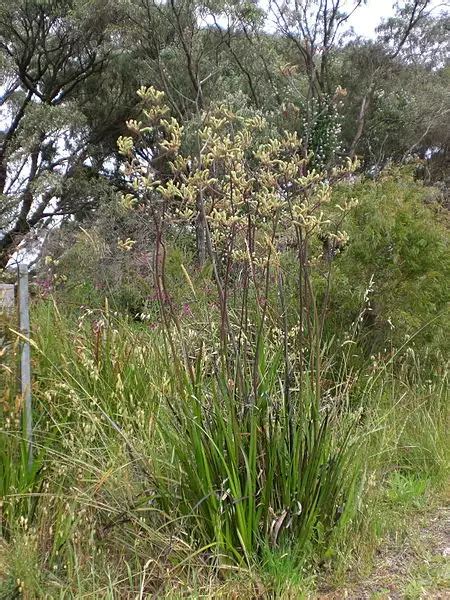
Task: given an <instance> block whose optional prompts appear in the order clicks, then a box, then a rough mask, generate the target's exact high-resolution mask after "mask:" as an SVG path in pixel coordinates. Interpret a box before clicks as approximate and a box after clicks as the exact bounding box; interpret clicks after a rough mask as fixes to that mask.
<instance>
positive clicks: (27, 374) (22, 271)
mask: <svg viewBox="0 0 450 600" xmlns="http://www.w3.org/2000/svg"><path fill="white" fill-rule="evenodd" d="M18 296H19V298H18V299H19V327H20V332H21V334H22V335H23V338H22V341H21V344H22V346H21V355H20V387H21V393H22V400H23V409H24V413H23V414H24V417H25V436H26V440H27V444H28V466H29V467H31V465H32V462H33V414H32V408H31V352H30V311H29V295H28V267H27V266H26V265H19V290H18Z"/></svg>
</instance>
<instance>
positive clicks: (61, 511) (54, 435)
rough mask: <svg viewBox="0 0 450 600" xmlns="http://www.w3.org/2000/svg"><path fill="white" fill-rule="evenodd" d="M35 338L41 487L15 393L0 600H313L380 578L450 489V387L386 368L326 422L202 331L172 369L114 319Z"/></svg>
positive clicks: (269, 355)
mask: <svg viewBox="0 0 450 600" xmlns="http://www.w3.org/2000/svg"><path fill="white" fill-rule="evenodd" d="M33 323H34V336H33V340H34V342H33V372H34V375H35V385H34V406H35V410H34V418H35V440H36V447H35V454H36V461H35V465H34V468H33V469H32V470H31V471H29V470H27V469H26V458H27V457H26V455H24V450H23V440H22V434H21V429H20V424H19V423H18V422H17V416H18V415H19V412H18V409H17V407H16V404H15V398H16V396H15V392H16V390H15V383H14V378H13V376H12V375H11V376H10V379H9V386H7V388H6V389H7V395H5V397H4V400H3V403H2V411H3V415H4V416H5V415H6V414H12V413H14V414H13V416H14V415H15V417H16V419H15V421H14V419H12V420H11V425H9V426H8V427H5V426H3V427H2V429H1V430H0V469H2V471H1V472H2V474H3V477H2V483H1V485H2V488H1V495H2V512H1V523H2V533H3V538H2V541H1V544H0V598H5V599H6V598H15V597H18V594H19V593H23V595H24V597H27V598H42V597H50V598H117V597H124V598H136V597H137V598H139V597H143V598H144V597H146V596H149V595H151V594H156V595H157V596H158V597H168V598H183V597H190V598H205V597H210V598H220V597H224V598H225V597H228V598H229V597H230V596H231V597H235V598H254V597H258V594H259V596H260V597H261V596H262V597H273V598H286V599H287V598H301V597H305V598H306V597H309V596H308V595H309V594H311V593H312V591H313V590H314V589H315V588H316V586H318V585H319V586H320V585H321V583H323V582H324V581H329V582H334V584H342V583H343V582H344V581H345V580H346V577H347V576H348V569H349V568H351V569H352V570H356V571H359V572H360V573H361V574H364V573H367V572H368V571H369V570H370V565H371V563H372V557H373V555H374V551H375V549H376V548H377V547H378V546H379V545H380V544H382V543H383V541H384V540H385V539H386V536H388V535H389V532H392V531H405V530H407V528H408V526H409V523H410V522H411V520H412V519H414V515H415V514H417V512H418V511H419V512H420V511H424V510H426V508H427V506H428V505H429V504H430V503H431V502H432V498H434V496H435V494H437V493H438V491H439V490H440V489H441V488H442V486H443V484H444V482H445V480H446V477H447V475H448V458H449V452H448V447H447V446H448V444H447V443H446V442H447V440H446V432H447V420H448V403H447V397H446V385H445V382H444V381H442V380H440V381H435V382H432V383H429V382H428V383H422V379H423V378H417V380H415V381H413V382H411V375H410V372H409V374H408V379H405V380H401V379H399V377H398V376H397V374H398V372H399V369H397V367H396V368H395V369H393V368H391V367H392V365H389V364H388V365H387V366H386V367H385V368H384V369H383V370H382V371H380V372H379V373H380V374H379V375H377V377H376V381H375V378H374V375H373V370H370V369H368V370H367V371H361V372H359V373H358V374H357V380H355V379H356V378H355V374H354V373H352V382H351V384H350V383H348V385H342V386H341V388H339V389H340V390H342V389H344V390H345V391H344V392H342V391H340V392H339V394H338V393H337V392H336V391H333V390H330V392H329V394H328V396H326V398H327V401H326V402H325V401H324V400H323V399H321V404H320V406H318V405H317V396H316V394H315V393H314V387H313V386H312V385H311V382H310V381H309V380H308V374H307V373H306V374H303V375H304V376H303V379H302V380H300V378H299V374H298V373H297V374H294V377H298V379H295V378H294V379H293V380H292V382H291V391H290V394H289V396H288V397H286V391H285V387H284V386H283V378H282V374H283V361H282V356H281V355H280V352H279V351H278V350H277V348H276V347H275V348H274V347H273V346H272V345H270V344H266V343H265V342H264V341H261V343H260V344H259V349H258V355H257V364H256V372H257V378H258V385H257V386H256V388H255V387H254V385H253V380H254V379H253V378H254V374H255V365H254V363H251V362H248V361H247V359H246V358H245V357H243V356H241V357H240V360H239V363H233V364H234V368H235V377H234V378H233V380H232V379H230V378H229V376H228V374H229V365H227V369H226V370H225V368H224V367H223V366H222V362H221V360H220V355H219V356H218V355H216V354H214V344H212V343H211V344H210V345H209V346H208V345H207V344H206V343H205V336H201V339H200V342H198V340H197V338H196V337H195V335H196V334H195V332H193V331H192V330H190V331H186V335H185V336H184V339H188V340H190V346H189V348H188V352H187V356H188V361H187V362H186V360H185V357H186V354H183V351H182V350H183V347H182V345H181V341H180V338H178V337H177V335H178V334H177V333H176V332H174V333H173V338H172V343H173V344H174V347H175V348H176V349H177V352H178V354H176V355H175V356H174V354H173V348H172V350H170V344H168V342H167V339H166V338H165V337H164V335H163V334H162V332H161V331H158V330H148V329H146V328H145V327H143V326H142V325H136V324H134V323H132V322H130V321H128V320H126V319H123V318H120V317H116V316H113V315H111V314H110V313H109V311H108V310H106V311H102V312H98V313H92V314H88V313H86V314H85V315H84V316H82V317H80V319H79V320H78V321H77V320H74V318H73V316H70V317H69V316H67V315H65V314H64V312H63V311H60V310H58V309H57V307H56V306H55V305H53V304H52V303H51V302H50V303H41V304H37V305H36V306H35V307H34V314H33ZM206 337H207V336H206ZM377 373H378V372H377ZM239 382H240V383H239ZM301 386H302V387H301ZM255 390H256V393H255ZM19 408H20V407H19ZM14 411H15V412H14ZM2 422H3V423H4V422H5V421H2ZM439 569H440V566H439V565H438V567H437V571H438V572H440V570H439ZM421 577H422V576H421V575H420V573H419V572H418V573H417V575H415V576H414V578H413V579H412V580H411V582H410V585H411V594H413V593H415V592H414V589H413V588H414V586H415V585H418V586H420V585H426V581H427V577H428V575H423V577H422V578H421ZM436 577H440V575H436ZM423 578H424V579H423ZM422 579H423V580H424V581H425V583H423V584H422V583H420V582H421V581H422ZM19 588H20V589H19ZM408 593H409V592H408ZM411 597H414V596H411Z"/></svg>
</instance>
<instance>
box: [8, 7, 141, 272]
mask: <svg viewBox="0 0 450 600" xmlns="http://www.w3.org/2000/svg"><path fill="white" fill-rule="evenodd" d="M118 19H119V13H118V12H117V10H116V9H115V7H114V3H112V2H110V1H109V0H94V1H93V2H90V3H85V2H81V1H80V2H79V1H78V0H46V1H45V2H42V1H40V0H19V1H18V2H15V3H11V2H9V0H4V1H2V2H1V3H0V57H1V58H0V60H1V64H2V75H1V78H2V81H1V90H2V95H1V99H0V102H1V111H2V128H1V132H0V142H1V145H0V194H1V195H0V253H1V258H0V266H5V265H6V264H7V263H8V260H9V259H10V257H11V256H12V255H13V254H14V252H15V250H16V249H17V247H18V246H19V245H20V243H21V241H22V240H23V239H24V237H25V236H27V235H28V234H29V232H31V231H32V230H33V229H34V228H36V227H39V226H43V225H45V224H46V225H48V224H49V223H50V222H53V220H54V217H56V216H59V217H66V216H70V215H74V214H75V215H77V214H78V215H80V214H83V213H84V212H86V211H90V210H91V209H92V208H93V207H94V206H96V204H97V202H98V197H99V194H101V193H105V190H106V188H105V184H104V182H102V178H101V177H99V173H101V170H102V168H104V163H105V160H106V159H107V158H108V156H109V155H111V148H113V146H112V144H111V141H112V137H117V135H118V133H119V132H118V130H117V128H116V129H115V124H117V122H118V114H117V111H118V110H119V112H120V106H121V105H122V104H123V99H124V97H126V96H127V91H126V87H127V86H126V85H125V84H124V81H125V79H124V74H123V71H124V69H122V74H121V73H120V71H121V69H120V63H118V61H117V55H118V52H117V40H118V36H117V33H116V31H115V23H116V22H117V21H118ZM113 65H114V69H115V71H116V72H117V76H115V77H114V80H112V78H111V68H112V66H113ZM133 87H134V86H133ZM126 110H128V113H129V110H130V107H129V106H127V107H126ZM121 120H122V119H121V118H120V121H121Z"/></svg>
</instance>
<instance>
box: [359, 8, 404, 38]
mask: <svg viewBox="0 0 450 600" xmlns="http://www.w3.org/2000/svg"><path fill="white" fill-rule="evenodd" d="M393 4H394V2H393V0H369V1H368V2H367V5H366V6H361V7H360V8H359V9H358V10H357V11H356V13H355V15H354V16H353V17H352V19H351V21H350V24H351V25H352V27H353V29H354V30H355V31H356V33H357V34H358V35H363V36H364V37H373V36H374V35H375V27H377V26H378V25H379V24H380V21H381V19H383V18H385V17H390V16H391V15H392V13H393Z"/></svg>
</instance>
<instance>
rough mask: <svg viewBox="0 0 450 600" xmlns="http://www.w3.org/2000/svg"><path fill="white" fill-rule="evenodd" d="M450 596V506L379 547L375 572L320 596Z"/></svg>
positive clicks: (377, 599)
mask: <svg viewBox="0 0 450 600" xmlns="http://www.w3.org/2000/svg"><path fill="white" fill-rule="evenodd" d="M343 599H348V600H428V599H433V600H450V506H445V507H441V508H439V509H438V510H436V511H434V512H433V514H432V515H428V516H427V517H426V518H424V519H423V520H421V521H420V522H419V523H418V526H417V529H414V528H413V527H411V532H410V533H409V534H408V536H407V537H406V539H403V540H395V539H394V540H391V541H390V542H389V543H387V544H385V545H384V546H383V547H382V548H381V549H380V551H379V553H378V555H377V557H376V559H375V564H374V568H373V572H372V575H371V576H370V577H369V578H367V579H366V580H364V581H363V582H359V583H357V584H354V585H352V586H348V587H347V588H345V589H340V590H338V591H333V592H329V593H325V594H321V595H319V596H318V600H343Z"/></svg>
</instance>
